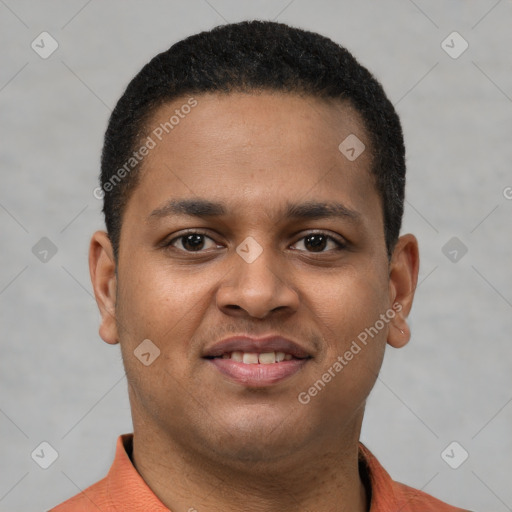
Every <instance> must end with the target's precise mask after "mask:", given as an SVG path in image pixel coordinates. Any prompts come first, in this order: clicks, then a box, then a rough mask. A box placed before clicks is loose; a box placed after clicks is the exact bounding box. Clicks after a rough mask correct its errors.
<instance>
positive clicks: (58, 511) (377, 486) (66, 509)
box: [49, 434, 468, 512]
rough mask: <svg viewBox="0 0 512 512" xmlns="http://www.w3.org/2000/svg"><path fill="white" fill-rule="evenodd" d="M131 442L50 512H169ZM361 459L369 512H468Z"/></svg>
mask: <svg viewBox="0 0 512 512" xmlns="http://www.w3.org/2000/svg"><path fill="white" fill-rule="evenodd" d="M132 440H133V434H123V435H121V436H119V437H118V439H117V445H116V455H115V458H114V462H113V464H112V466H111V468H110V471H109V472H108V474H107V476H106V477H105V478H103V479H102V480H100V481H99V482H97V483H95V484H94V485H91V486H90V487H88V488H87V489H85V490H84V491H83V492H81V493H80V494H77V495H76V496H74V497H73V498H70V499H69V500H67V501H65V502H64V503H61V504H60V505H58V506H57V507H55V508H52V509H51V510H50V511H49V512H98V511H101V512H121V511H122V512H135V511H137V512H140V511H147V510H150V511H151V512H169V509H168V508H167V507H166V506H165V505H163V504H162V502H161V501H160V500H159V499H158V498H157V497H156V496H155V495H154V494H153V492H152V491H151V489H150V488H149V487H148V486H147V484H146V482H144V480H143V479H142V477H141V476H140V475H139V473H138V472H137V470H136V469H135V467H134V466H133V464H132V461H131V460H130V457H129V455H128V454H129V453H130V454H131V450H132ZM359 458H360V460H362V462H363V463H364V464H365V465H366V470H367V475H368V478H369V481H370V486H371V493H372V498H371V506H370V512H398V511H400V512H468V511H463V510H462V509H460V508H456V507H452V506H451V505H447V504H446V503H443V502H441V501H439V500H437V499H436V498H433V497H432V496H429V495H428V494H425V493H424V492H422V491H418V490H416V489H413V488H412V487H408V486H406V485H404V484H401V483H398V482H395V481H393V480H392V479H391V477H390V476H389V475H388V473H387V472H386V470H385V469H384V468H383V467H382V466H381V465H380V463H379V462H378V460H377V459H376V458H375V457H374V456H373V455H372V453H371V452H370V451H369V450H368V448H366V446H364V445H363V444H362V443H359Z"/></svg>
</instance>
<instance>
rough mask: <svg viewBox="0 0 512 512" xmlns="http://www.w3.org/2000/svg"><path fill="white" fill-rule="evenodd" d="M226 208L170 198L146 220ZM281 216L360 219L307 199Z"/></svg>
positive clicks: (216, 213)
mask: <svg viewBox="0 0 512 512" xmlns="http://www.w3.org/2000/svg"><path fill="white" fill-rule="evenodd" d="M226 213H227V209H226V207H225V206H224V205H223V204H222V203H217V202H213V201H209V200H207V199H171V200H170V201H167V202H166V203H165V204H164V205H163V206H161V207H159V208H157V209H155V210H153V211H152V212H151V213H150V214H149V216H148V218H147V221H148V222H151V221H153V220H155V219H160V218H163V217H169V216H173V215H177V216H188V217H199V218H208V217H220V216H222V215H226ZM282 217H284V218H285V219H309V220H311V219H324V218H329V217H333V218H342V219H346V220H349V221H352V222H357V221H360V219H361V214H360V213H359V212H357V211H355V210H352V209H350V208H348V207H346V206H344V205H343V204H341V203H338V202H318V201H308V202H305V203H287V204H286V205H285V208H284V212H283V214H282Z"/></svg>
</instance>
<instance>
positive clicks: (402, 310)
mask: <svg viewBox="0 0 512 512" xmlns="http://www.w3.org/2000/svg"><path fill="white" fill-rule="evenodd" d="M419 265H420V257H419V250H418V241H417V240H416V237H415V236H414V235H411V234H408V235H403V236H401V237H400V238H399V239H398V242H397V243H396V246H395V249H394V251H393V255H392V257H391V263H390V267H389V299H390V303H391V305H392V308H393V310H394V311H395V316H394V318H393V319H392V320H391V326H390V329H389V333H388V343H389V344H390V345H391V346H392V347H394V348H400V347H403V346H404V345H406V344H407V342H408V341H409V340H410V339H411V331H410V329H409V325H408V324H407V316H408V315H409V312H410V311H411V307H412V301H413V299H414V292H415V291H416V285H417V283H418V271H419Z"/></svg>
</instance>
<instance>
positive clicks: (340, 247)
mask: <svg viewBox="0 0 512 512" xmlns="http://www.w3.org/2000/svg"><path fill="white" fill-rule="evenodd" d="M189 235H202V236H204V237H206V238H209V239H210V240H212V241H213V242H215V240H213V238H212V237H210V236H208V234H207V233H205V232H203V231H198V230H190V231H186V232H185V233H182V234H181V235H180V236H177V237H174V238H173V239H172V240H169V242H165V243H164V247H165V248H170V247H172V248H174V249H177V247H174V246H173V243H174V242H176V241H178V240H180V239H184V238H185V237H187V236H189ZM311 235H323V236H325V237H326V238H327V239H328V240H331V241H333V242H334V243H335V244H336V245H337V247H336V248H335V249H333V250H334V251H341V250H344V249H346V248H347V243H346V242H342V241H341V240H339V239H337V238H335V237H334V236H331V235H328V234H327V233H325V232H323V231H311V232H309V233H307V234H306V235H304V236H302V237H301V238H299V239H298V240H297V242H299V241H300V240H304V239H305V238H307V237H308V236H311ZM297 242H295V243H297ZM215 243H216V242H215ZM178 250H179V251H181V252H185V253H188V254H201V253H204V252H205V251H203V250H200V251H187V250H185V249H178ZM300 252H308V253H309V254H324V253H327V252H331V251H320V252H318V253H315V252H312V251H302V250H301V251H300Z"/></svg>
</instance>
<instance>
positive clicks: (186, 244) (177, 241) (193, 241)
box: [168, 232, 216, 252]
mask: <svg viewBox="0 0 512 512" xmlns="http://www.w3.org/2000/svg"><path fill="white" fill-rule="evenodd" d="M207 240H210V241H211V242H213V240H212V239H211V238H210V237H208V236H206V235H205V234H203V233H196V232H191V233H186V234H184V235H181V236H178V237H176V238H173V239H172V240H171V241H170V242H169V243H168V245H170V246H173V247H176V248H177V249H180V250H184V251H186V252H200V251H202V250H203V249H204V248H205V245H206V241H207ZM180 246H181V247H180ZM213 246H216V244H215V243H213Z"/></svg>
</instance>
